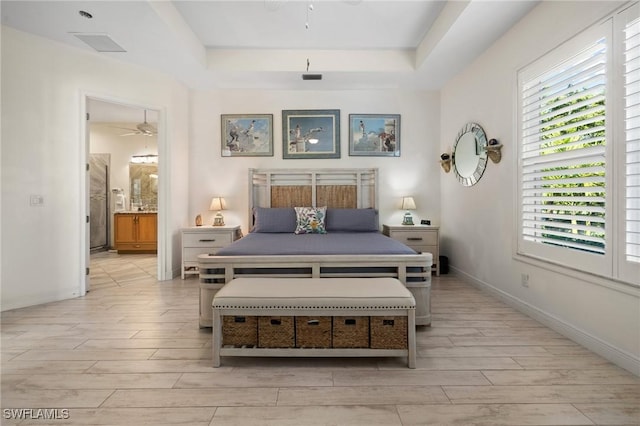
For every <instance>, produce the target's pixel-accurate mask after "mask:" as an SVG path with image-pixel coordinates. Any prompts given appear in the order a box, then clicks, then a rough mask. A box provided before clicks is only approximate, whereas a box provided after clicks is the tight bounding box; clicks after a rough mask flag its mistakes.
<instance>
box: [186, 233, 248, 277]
mask: <svg viewBox="0 0 640 426" xmlns="http://www.w3.org/2000/svg"><path fill="white" fill-rule="evenodd" d="M181 233H182V272H181V275H182V279H184V278H185V276H187V275H198V274H199V271H198V255H201V254H215V253H216V252H217V251H218V250H219V249H221V248H222V247H225V246H227V245H229V244H231V243H232V242H233V241H235V240H237V239H238V238H240V237H241V236H242V235H241V231H240V226H195V227H191V228H184V229H182V231H181Z"/></svg>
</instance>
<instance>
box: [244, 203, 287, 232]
mask: <svg viewBox="0 0 640 426" xmlns="http://www.w3.org/2000/svg"><path fill="white" fill-rule="evenodd" d="M295 230H296V211H295V210H294V209H293V207H274V208H266V207H254V208H253V228H252V229H251V232H262V233H269V232H287V233H293V232H295Z"/></svg>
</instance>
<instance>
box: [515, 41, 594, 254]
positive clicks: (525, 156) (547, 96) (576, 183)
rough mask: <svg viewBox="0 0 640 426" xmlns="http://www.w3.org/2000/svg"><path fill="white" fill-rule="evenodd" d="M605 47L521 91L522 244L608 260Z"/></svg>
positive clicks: (580, 56) (557, 68)
mask: <svg viewBox="0 0 640 426" xmlns="http://www.w3.org/2000/svg"><path fill="white" fill-rule="evenodd" d="M606 71H607V54H606V40H605V39H604V38H602V39H599V40H598V41H596V42H595V43H592V44H591V45H589V46H588V47H587V48H585V49H584V50H582V51H581V52H580V53H578V54H577V55H575V56H573V57H571V58H570V59H568V60H566V61H564V62H562V63H561V64H559V65H557V66H555V67H553V68H552V69H551V70H550V71H548V72H546V73H544V74H543V75H539V76H537V77H535V78H530V79H528V80H526V81H523V82H522V84H521V90H520V94H521V97H522V98H521V105H522V107H521V112H522V120H521V123H522V128H521V129H520V131H521V141H522V146H521V162H522V163H521V170H522V173H521V181H520V193H521V201H522V210H521V215H522V217H521V227H520V232H521V233H522V235H521V238H522V239H523V240H524V241H529V242H533V243H539V244H544V245H553V246H556V247H564V248H568V249H575V250H580V251H584V252H589V253H595V254H604V253H605V145H606V135H605V91H606V80H607V79H606Z"/></svg>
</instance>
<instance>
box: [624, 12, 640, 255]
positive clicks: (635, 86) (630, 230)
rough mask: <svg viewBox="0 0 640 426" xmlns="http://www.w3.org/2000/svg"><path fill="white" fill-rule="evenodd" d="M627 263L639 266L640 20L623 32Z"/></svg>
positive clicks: (629, 25) (629, 24) (632, 23)
mask: <svg viewBox="0 0 640 426" xmlns="http://www.w3.org/2000/svg"><path fill="white" fill-rule="evenodd" d="M624 38H625V40H624V90H625V140H626V153H625V154H626V155H625V159H626V161H625V162H626V165H625V166H626V194H625V195H626V205H625V207H626V208H625V210H626V214H625V218H626V226H625V229H626V232H625V235H626V238H625V240H626V241H625V243H626V244H625V256H626V261H627V262H635V263H640V20H639V19H636V20H635V21H633V22H630V23H628V24H627V25H626V27H625V31H624Z"/></svg>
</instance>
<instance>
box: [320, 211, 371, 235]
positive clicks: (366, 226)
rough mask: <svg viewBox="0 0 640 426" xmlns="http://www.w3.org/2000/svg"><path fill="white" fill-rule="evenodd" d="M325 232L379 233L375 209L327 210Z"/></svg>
mask: <svg viewBox="0 0 640 426" xmlns="http://www.w3.org/2000/svg"><path fill="white" fill-rule="evenodd" d="M325 228H326V230H327V232H380V227H379V224H378V211H377V210H376V209H327V218H326V221H325Z"/></svg>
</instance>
